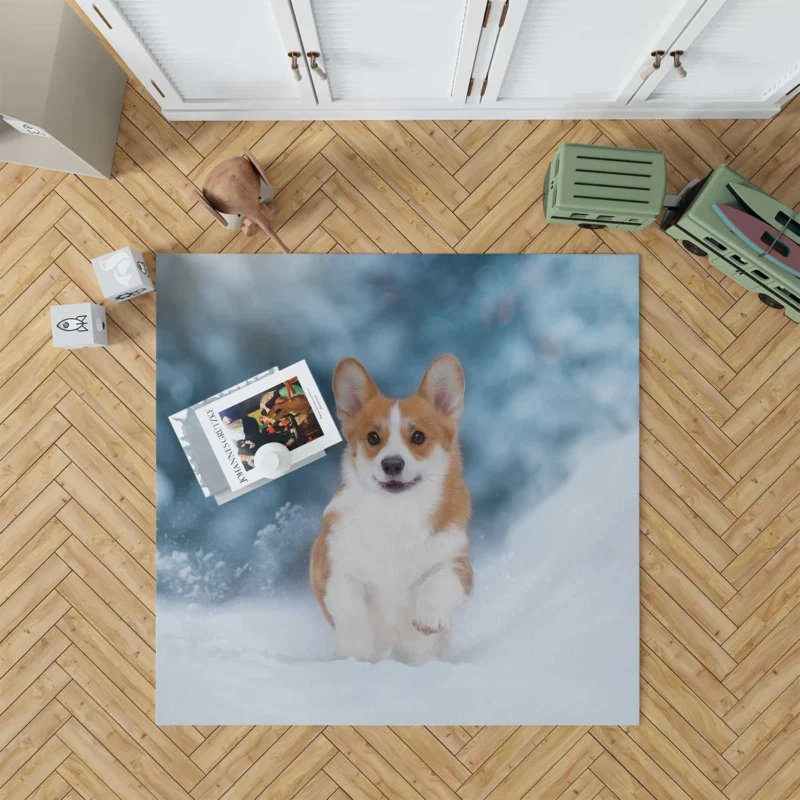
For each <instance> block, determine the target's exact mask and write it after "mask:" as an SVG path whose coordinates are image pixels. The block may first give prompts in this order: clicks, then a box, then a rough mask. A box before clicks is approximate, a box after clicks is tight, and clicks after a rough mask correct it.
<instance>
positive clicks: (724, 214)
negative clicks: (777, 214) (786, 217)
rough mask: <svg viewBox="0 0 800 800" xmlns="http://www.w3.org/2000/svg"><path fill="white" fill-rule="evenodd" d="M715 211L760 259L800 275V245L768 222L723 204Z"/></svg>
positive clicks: (715, 207)
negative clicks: (762, 258)
mask: <svg viewBox="0 0 800 800" xmlns="http://www.w3.org/2000/svg"><path fill="white" fill-rule="evenodd" d="M713 208H714V211H716V212H717V214H718V216H719V217H720V218H721V219H722V221H723V222H724V223H725V224H726V225H727V226H728V227H729V228H730V229H731V230H732V231H733V232H734V233H735V234H736V235H737V236H738V237H739V238H740V239H741V240H742V241H744V242H747V244H749V245H750V247H752V248H753V250H755V251H756V252H757V253H758V254H759V255H760V256H763V257H764V258H766V259H768V260H769V261H771V262H772V263H773V264H775V265H777V266H778V267H780V268H781V269H785V270H787V271H789V272H793V273H795V274H800V245H798V244H796V243H795V242H793V241H792V240H791V239H789V238H788V237H787V236H782V235H781V232H780V231H779V230H777V228H773V227H772V225H767V223H766V222H764V221H763V220H760V219H759V218H758V217H754V216H752V215H751V214H747V213H745V212H744V211H740V210H739V209H738V208H734V207H733V206H729V205H724V204H715V205H714V206H713Z"/></svg>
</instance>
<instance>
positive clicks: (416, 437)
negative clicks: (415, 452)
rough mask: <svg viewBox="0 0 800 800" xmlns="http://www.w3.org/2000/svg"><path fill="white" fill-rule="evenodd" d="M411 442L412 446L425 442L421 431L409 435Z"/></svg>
mask: <svg viewBox="0 0 800 800" xmlns="http://www.w3.org/2000/svg"><path fill="white" fill-rule="evenodd" d="M411 441H412V442H414V444H422V443H423V442H424V441H425V434H424V433H423V432H422V431H414V433H412V434H411Z"/></svg>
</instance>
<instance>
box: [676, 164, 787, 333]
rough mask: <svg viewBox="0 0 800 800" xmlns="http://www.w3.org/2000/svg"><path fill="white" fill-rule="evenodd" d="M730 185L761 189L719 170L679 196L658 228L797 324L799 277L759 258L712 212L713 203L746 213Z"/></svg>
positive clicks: (730, 172)
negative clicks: (782, 311) (674, 205)
mask: <svg viewBox="0 0 800 800" xmlns="http://www.w3.org/2000/svg"><path fill="white" fill-rule="evenodd" d="M729 183H738V184H744V185H746V186H751V187H752V188H754V189H756V190H758V191H761V190H760V189H758V187H757V186H753V184H752V183H750V182H749V181H747V180H745V179H744V178H743V177H742V176H741V175H739V173H738V172H735V171H734V170H732V169H731V168H730V167H718V168H717V169H715V170H714V171H713V172H711V174H710V175H708V177H707V178H705V180H703V181H701V182H700V183H697V184H695V185H694V186H692V185H691V184H690V186H688V187H687V188H686V189H685V190H684V191H683V192H681V195H680V202H679V205H678V206H677V208H671V209H669V210H668V211H667V213H666V214H665V215H664V217H663V219H662V220H661V229H662V230H663V231H665V232H666V233H667V234H668V235H669V236H671V237H672V238H673V239H677V240H678V241H679V242H681V243H682V244H683V246H684V247H685V248H686V249H687V250H688V251H689V252H690V253H694V254H695V255H698V256H706V255H707V256H708V260H709V261H710V262H711V264H713V265H714V266H715V267H716V268H717V269H719V270H720V271H721V272H724V273H725V274H726V275H728V276H729V277H730V278H732V279H733V280H735V281H736V282H737V283H738V284H740V285H741V286H743V287H744V288H745V289H748V290H749V291H751V292H758V296H759V297H760V298H761V300H762V302H764V303H765V304H766V305H768V306H771V307H772V308H783V309H784V310H785V312H786V316H787V317H789V319H792V320H794V321H795V322H800V276H796V275H794V274H793V273H791V272H789V271H787V270H784V269H781V268H780V267H779V266H777V265H776V264H773V263H772V262H771V261H769V260H768V259H766V258H763V257H761V256H759V255H758V253H756V252H755V251H754V250H752V249H751V248H750V247H749V246H748V245H747V243H746V242H744V241H742V239H740V238H739V237H738V236H737V235H736V234H735V233H734V232H733V231H731V230H730V228H728V226H727V225H726V224H725V223H724V222H723V221H722V219H720V217H719V216H718V215H717V214H716V212H715V211H714V209H713V205H714V204H715V203H723V204H727V205H729V206H733V207H734V208H737V209H740V210H742V211H747V209H746V208H744V207H743V206H742V204H741V203H740V202H739V199H738V198H737V197H736V196H735V195H734V194H733V193H732V192H731V191H730V190H729V189H728V184H729Z"/></svg>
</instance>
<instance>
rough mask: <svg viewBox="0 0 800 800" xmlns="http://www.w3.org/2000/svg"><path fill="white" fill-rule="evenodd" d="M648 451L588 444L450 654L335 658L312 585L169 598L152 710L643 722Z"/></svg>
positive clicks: (511, 543) (480, 578)
mask: <svg viewBox="0 0 800 800" xmlns="http://www.w3.org/2000/svg"><path fill="white" fill-rule="evenodd" d="M638 454H639V442H638V435H637V434H636V433H633V434H629V435H627V436H625V437H624V438H621V439H618V440H616V441H613V442H610V443H607V444H603V445H599V446H595V447H593V448H591V449H588V450H586V451H585V452H584V453H583V456H582V459H581V461H580V463H579V464H578V465H577V467H576V469H575V471H574V472H573V474H572V476H571V477H570V478H569V479H568V480H567V481H566V482H565V483H564V484H563V486H561V488H560V489H559V490H558V491H557V492H555V493H554V494H553V495H552V496H550V497H549V498H547V500H545V501H544V502H543V503H542V504H541V505H539V506H538V507H536V508H535V509H533V510H532V511H531V512H530V513H529V514H527V515H526V516H525V517H524V518H520V519H519V520H518V521H517V522H516V523H515V524H514V525H513V526H512V528H511V530H510V531H509V533H508V537H507V539H506V545H504V546H502V547H500V548H498V549H497V551H496V554H495V555H494V557H492V556H491V555H490V554H488V553H486V554H484V555H482V557H481V558H480V559H478V560H477V561H476V563H475V564H474V566H475V570H476V581H475V592H474V594H473V596H472V597H471V598H470V599H469V600H468V602H467V605H466V606H465V608H464V610H463V611H462V612H461V613H460V616H459V617H458V618H457V620H456V624H455V628H454V633H453V641H452V646H451V650H450V653H449V655H448V661H447V662H434V663H429V664H425V665H423V666H416V667H414V666H407V665H405V664H399V663H396V662H391V661H385V662H381V663H379V664H362V663H358V662H355V661H352V660H349V661H334V660H332V658H333V635H332V633H331V630H330V629H329V628H328V626H327V623H325V621H324V619H323V617H322V615H321V613H320V612H319V609H318V607H317V605H316V602H315V601H314V599H313V597H312V596H311V592H310V590H309V591H308V592H304V593H302V594H298V595H296V596H283V597H282V598H281V599H277V600H274V599H270V600H269V601H265V602H254V601H252V600H250V601H246V602H245V601H241V602H233V603H229V604H226V605H222V606H215V607H213V608H206V607H203V606H201V605H197V604H188V603H185V602H176V601H164V600H160V601H159V605H158V651H157V652H158V658H157V701H158V702H157V722H158V723H159V724H161V725H182V724H203V725H217V724H228V725H243V724H289V723H293V724H323V723H324V724H361V725H370V724H384V725H385V724H409V725H411V724H415V725H420V724H426V725H444V724H448V725H453V724H464V725H467V724H482V725H488V724H494V725H508V724H537V725H545V724H562V725H575V724H600V725H609V724H618V725H633V724H637V723H638V719H639V707H638V703H639V678H638V668H639V648H638V634H639V583H638V522H639V490H638V470H639V462H638Z"/></svg>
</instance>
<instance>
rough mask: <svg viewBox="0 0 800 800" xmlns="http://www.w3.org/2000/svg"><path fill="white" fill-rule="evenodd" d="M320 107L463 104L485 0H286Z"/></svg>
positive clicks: (388, 107)
mask: <svg viewBox="0 0 800 800" xmlns="http://www.w3.org/2000/svg"><path fill="white" fill-rule="evenodd" d="M292 7H293V9H294V13H295V18H296V20H297V27H298V30H299V31H300V37H301V39H302V41H303V49H304V54H305V55H306V57H307V58H308V59H309V60H310V59H311V55H310V54H312V53H318V54H319V55H318V56H316V61H317V65H318V66H319V67H320V69H321V70H323V71H324V73H326V74H327V80H326V79H324V77H323V76H322V75H320V73H319V72H315V73H314V74H313V75H312V80H313V83H314V89H315V91H316V95H317V99H318V101H319V103H320V110H322V109H323V108H325V107H327V108H328V109H330V110H331V111H333V112H334V113H335V112H336V111H337V110H338V109H342V110H346V109H364V110H367V111H375V110H381V109H386V111H387V112H391V111H392V110H396V109H403V110H405V111H408V110H410V109H416V108H419V109H424V108H426V107H427V108H441V107H442V106H447V105H449V104H451V103H455V104H461V105H463V102H464V98H465V96H466V90H467V85H468V82H469V77H470V70H471V67H472V62H473V61H474V58H475V50H476V48H477V42H478V38H479V36H480V31H481V22H482V18H483V13H484V9H485V7H486V0H402V2H400V1H399V0H391V2H389V1H387V0H292Z"/></svg>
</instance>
